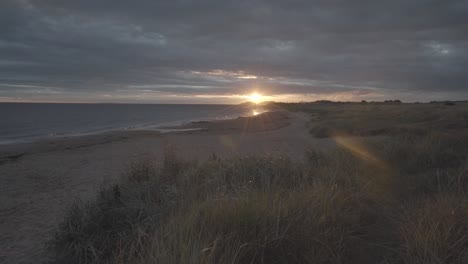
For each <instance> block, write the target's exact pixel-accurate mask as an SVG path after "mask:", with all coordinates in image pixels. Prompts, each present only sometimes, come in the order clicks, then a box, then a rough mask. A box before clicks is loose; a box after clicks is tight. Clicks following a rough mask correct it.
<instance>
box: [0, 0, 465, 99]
mask: <svg viewBox="0 0 468 264" xmlns="http://www.w3.org/2000/svg"><path fill="white" fill-rule="evenodd" d="M0 25H1V27H0V99H1V98H13V97H15V98H17V97H21V98H23V99H28V97H29V98H34V97H35V96H36V95H37V94H41V95H43V94H61V95H62V96H63V97H61V98H65V97H67V96H68V97H70V98H73V97H77V98H78V97H80V98H78V99H80V100H86V98H87V97H86V96H85V95H88V96H93V95H95V96H100V95H102V96H104V95H109V94H114V95H115V94H117V93H122V96H124V95H128V94H132V93H134V94H139V93H142V94H144V93H146V92H148V91H153V92H155V93H156V95H157V96H164V95H165V94H186V95H196V94H201V95H216V94H219V95H230V94H242V93H247V92H249V91H251V90H252V89H254V88H255V87H261V89H262V91H263V92H264V93H268V94H315V95H317V94H318V95H320V94H324V95H329V94H334V93H343V92H353V93H355V94H359V95H363V96H365V95H368V94H382V95H385V94H388V95H389V96H393V95H395V94H399V93H400V94H415V95H418V94H422V95H427V94H430V93H435V94H442V95H444V94H445V95H447V96H455V97H456V98H455V99H460V96H466V95H467V93H468V92H467V90H468V88H467V84H468V75H467V74H466V73H465V71H466V69H467V68H468V34H466V32H468V3H467V2H466V1H463V0H460V1H455V0H454V1H428V0H414V1H403V0H395V1H363V0H359V1H344V0H341V1H338V0H337V1H279V0H277V1H266V0H265V1H215V0H210V1H190V0H179V1H153V0H142V1H125V0H112V1H111V0H101V1H96V0H93V1H91V0H81V1H63V0H29V1H28V0H3V1H1V2H0ZM249 76H250V77H251V78H249ZM252 76H257V78H256V79H253V77H252ZM159 93H161V94H159ZM157 96H156V97H157ZM157 99H158V98H155V100H157ZM423 99H424V98H423ZM464 99H466V98H464Z"/></svg>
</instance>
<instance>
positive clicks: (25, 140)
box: [0, 109, 272, 150]
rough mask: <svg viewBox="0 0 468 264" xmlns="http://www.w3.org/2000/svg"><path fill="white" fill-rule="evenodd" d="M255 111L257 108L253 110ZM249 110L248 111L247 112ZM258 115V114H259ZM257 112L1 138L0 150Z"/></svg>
mask: <svg viewBox="0 0 468 264" xmlns="http://www.w3.org/2000/svg"><path fill="white" fill-rule="evenodd" d="M252 111H255V110H252ZM270 111H272V110H267V109H263V110H262V111H261V112H259V113H260V114H263V113H266V112H270ZM247 112H248V111H246V113H247ZM257 115H258V114H257ZM254 116H256V114H250V115H244V114H243V115H232V116H229V115H227V116H224V117H213V118H196V119H185V120H178V121H171V122H164V123H160V124H146V125H145V124H140V125H132V126H123V127H115V128H102V129H96V130H94V131H88V132H77V133H63V134H59V135H57V134H53V133H52V134H50V135H47V136H46V135H41V136H31V137H24V138H14V139H0V150H1V148H2V146H8V145H15V144H31V143H36V142H40V141H49V140H50V141H52V140H61V139H65V138H77V137H86V136H97V135H101V134H107V133H125V132H133V131H156V132H160V133H168V132H172V131H165V130H166V129H165V128H166V127H167V128H172V129H168V130H174V132H177V131H176V130H179V131H180V130H182V129H183V128H178V127H182V126H186V125H188V124H191V123H197V122H216V121H226V120H233V119H237V118H249V117H254Z"/></svg>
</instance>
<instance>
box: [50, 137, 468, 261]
mask: <svg viewBox="0 0 468 264" xmlns="http://www.w3.org/2000/svg"><path fill="white" fill-rule="evenodd" d="M446 131H447V130H445V132H446ZM336 140H337V142H338V144H337V146H338V147H337V148H335V149H330V150H328V151H317V150H312V149H311V150H310V151H308V152H307V153H305V154H304V158H303V159H302V160H291V159H289V158H287V157H282V156H268V157H259V156H245V157H234V158H229V159H220V158H218V157H216V156H215V155H213V157H212V158H210V159H209V160H207V161H204V162H201V163H195V162H187V161H183V160H181V159H179V158H178V157H177V153H175V152H174V150H173V149H172V148H170V147H168V148H167V149H166V157H165V159H164V160H163V162H162V165H160V166H157V165H155V164H154V163H153V161H151V160H144V161H140V162H138V163H133V164H132V165H131V166H130V167H129V169H128V172H127V174H126V180H124V181H123V182H122V183H120V184H116V185H113V186H109V187H108V188H105V189H103V190H102V191H101V192H100V194H99V195H98V196H97V198H96V200H94V201H90V202H85V203H84V202H81V203H76V204H75V205H74V206H73V208H71V209H70V211H69V213H68V215H67V217H66V219H65V220H64V222H63V223H62V224H61V226H60V229H59V230H58V232H57V234H56V237H55V239H54V240H53V241H52V243H51V250H52V251H53V252H54V254H55V257H56V258H55V262H56V263H213V264H214V263H242V264H243V263H460V264H461V263H468V222H467V219H468V196H467V194H468V142H467V140H466V137H465V136H463V135H453V134H451V133H444V131H430V132H428V133H424V135H418V136H416V135H415V134H414V133H400V134H398V135H396V136H391V137H386V138H384V139H382V140H377V141H376V140H367V139H362V138H360V139H354V138H349V137H345V138H337V139H336Z"/></svg>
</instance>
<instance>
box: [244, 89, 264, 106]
mask: <svg viewBox="0 0 468 264" xmlns="http://www.w3.org/2000/svg"><path fill="white" fill-rule="evenodd" d="M247 99H249V101H251V102H252V103H256V104H258V103H261V102H263V95H261V94H259V93H257V92H253V93H251V94H250V95H248V96H247Z"/></svg>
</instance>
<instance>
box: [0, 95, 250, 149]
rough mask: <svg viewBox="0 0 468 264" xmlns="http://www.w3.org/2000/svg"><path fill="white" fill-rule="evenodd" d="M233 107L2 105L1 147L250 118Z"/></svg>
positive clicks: (0, 105) (248, 112) (0, 106)
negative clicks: (16, 143)
mask: <svg viewBox="0 0 468 264" xmlns="http://www.w3.org/2000/svg"><path fill="white" fill-rule="evenodd" d="M251 113H252V109H249V108H245V107H239V106H232V105H141V104H34V103H0V144H5V143H11V142H22V141H31V140H34V139H39V138H47V137H56V136H68V135H82V134H90V133H99V132H104V131H111V130H121V129H154V128H157V127H158V126H161V125H171V124H179V123H184V122H189V121H194V120H213V119H226V118H234V117H238V116H247V115H250V114H251Z"/></svg>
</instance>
